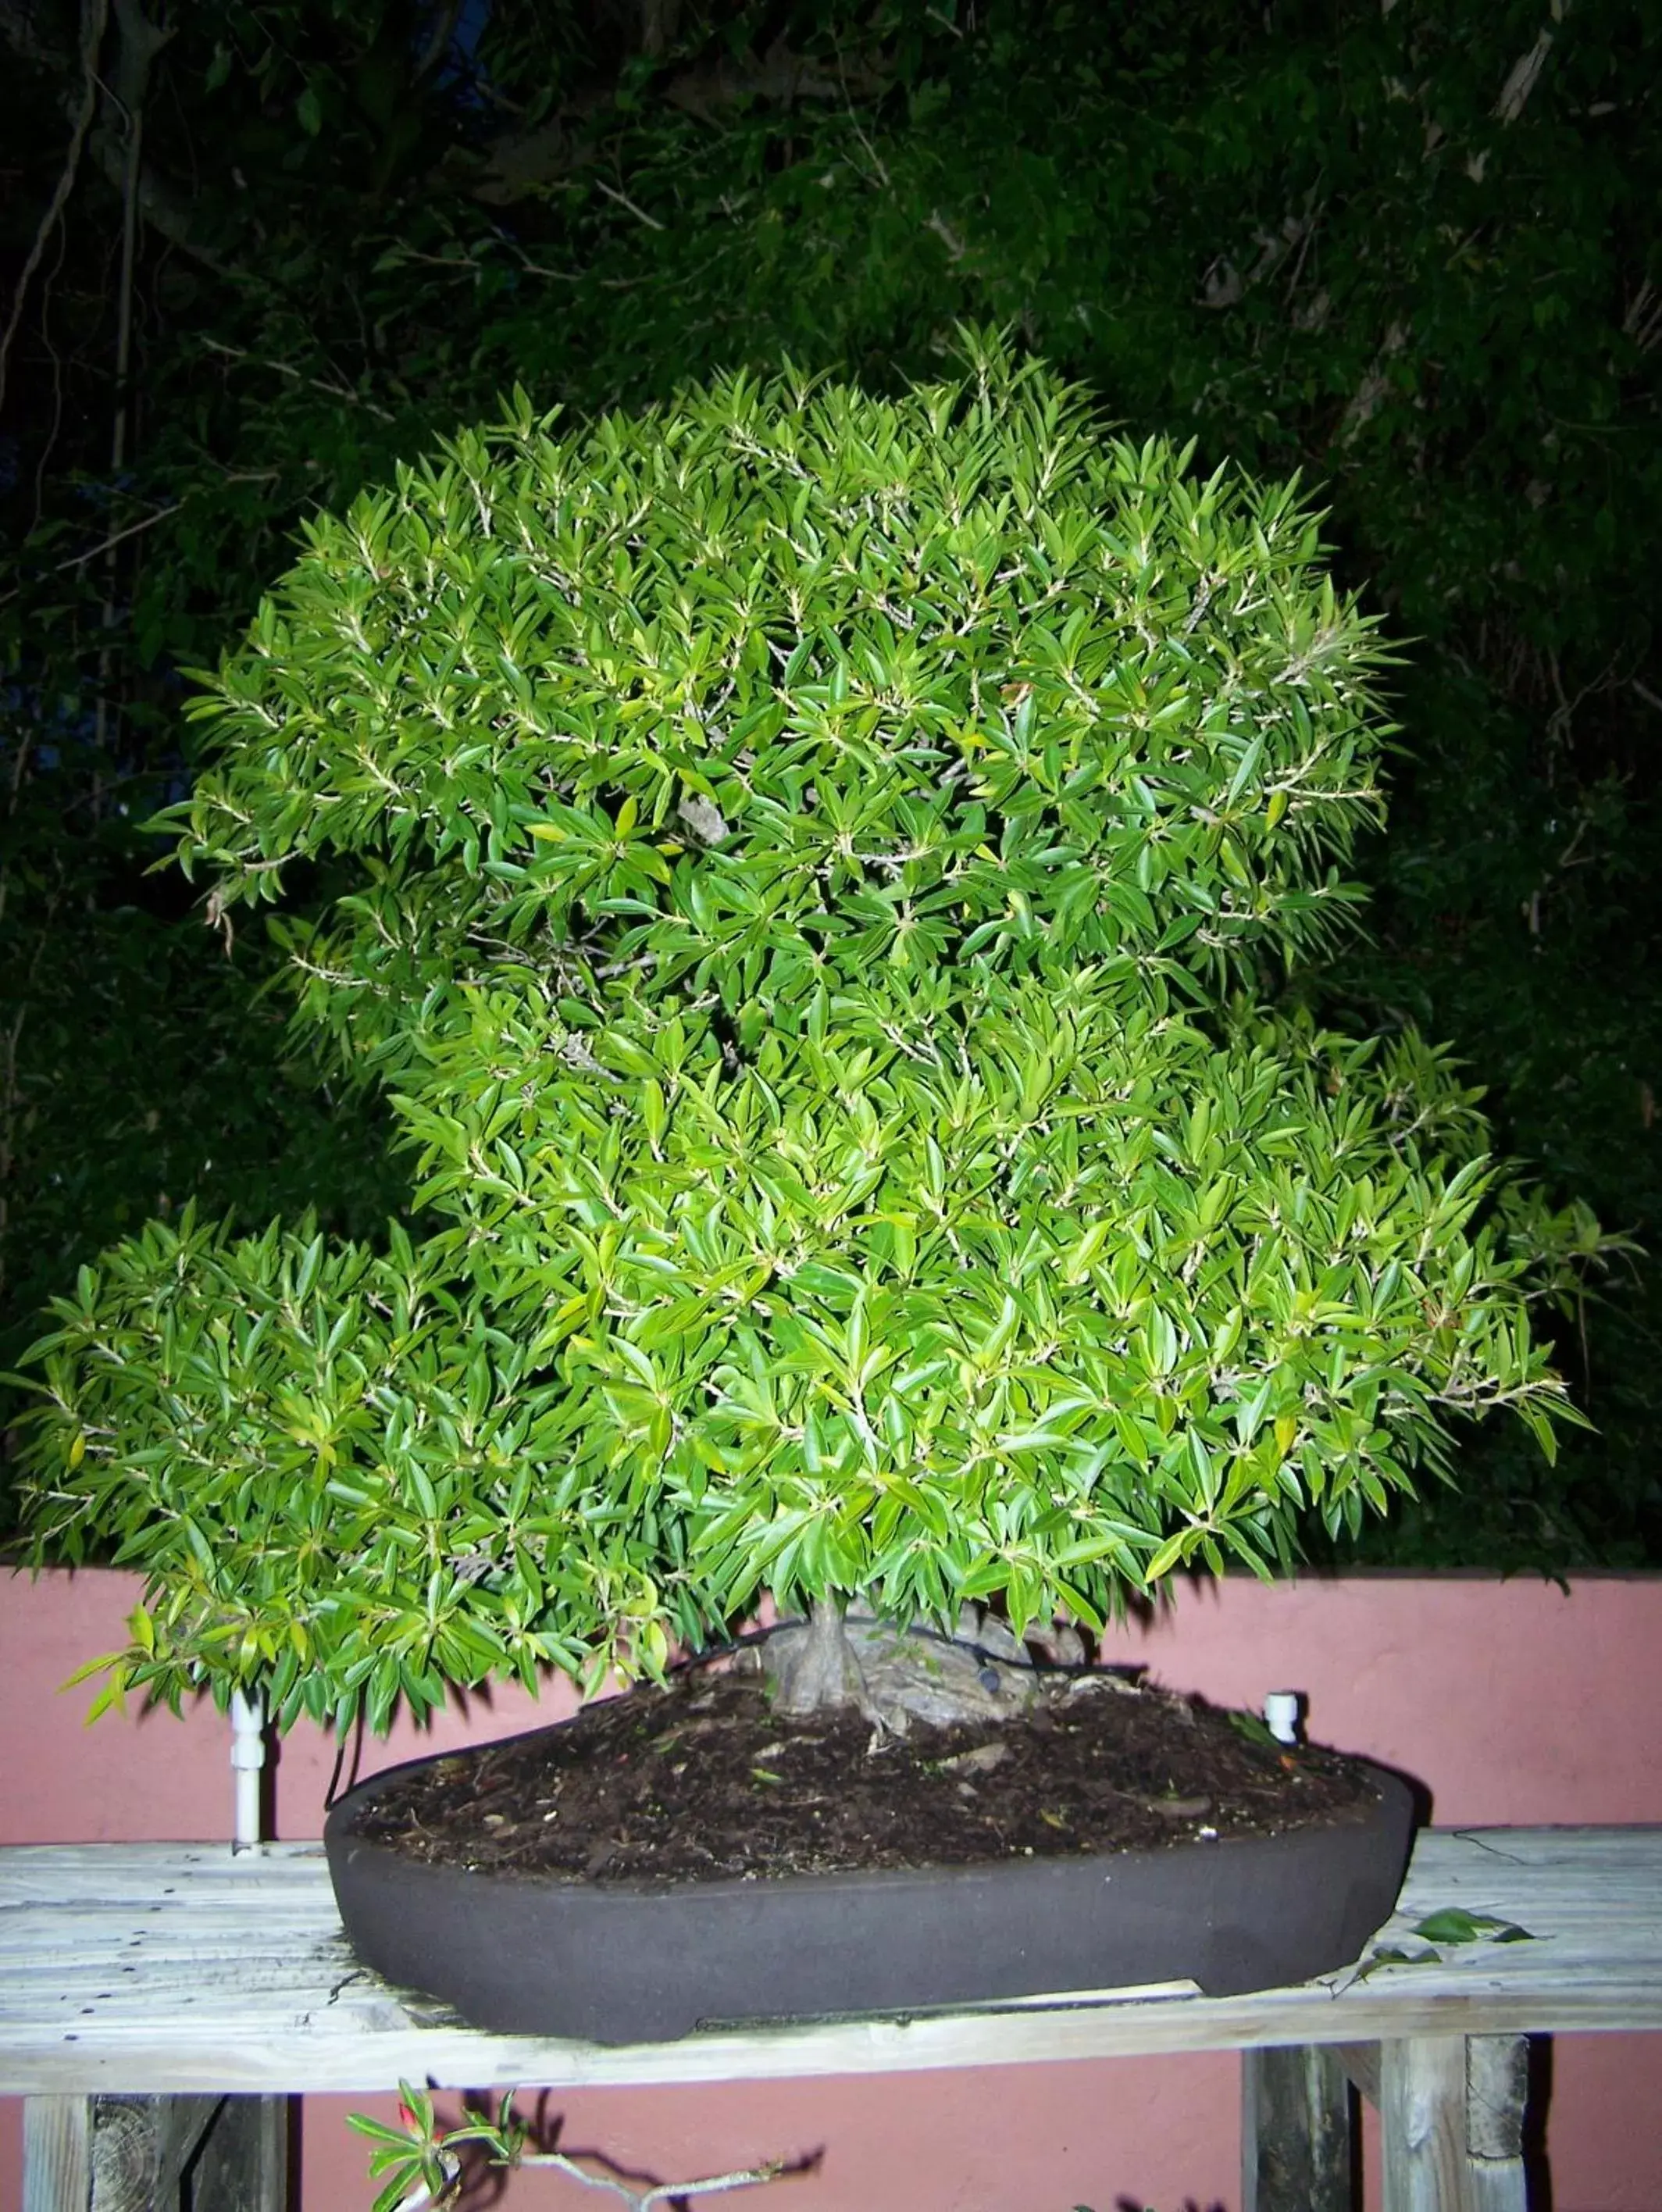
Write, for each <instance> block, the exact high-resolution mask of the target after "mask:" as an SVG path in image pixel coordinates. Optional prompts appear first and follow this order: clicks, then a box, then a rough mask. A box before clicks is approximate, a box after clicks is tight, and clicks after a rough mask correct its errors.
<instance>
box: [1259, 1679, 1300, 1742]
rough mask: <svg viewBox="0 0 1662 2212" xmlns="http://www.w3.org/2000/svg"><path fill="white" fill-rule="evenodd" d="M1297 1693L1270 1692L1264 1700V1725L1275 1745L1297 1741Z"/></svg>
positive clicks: (1289, 1691) (1287, 1691)
mask: <svg viewBox="0 0 1662 2212" xmlns="http://www.w3.org/2000/svg"><path fill="white" fill-rule="evenodd" d="M1298 1723H1299V1693H1298V1692H1297V1691H1296V1690H1271V1692H1270V1694H1269V1696H1268V1697H1267V1698H1265V1700H1264V1725H1265V1728H1267V1729H1269V1731H1270V1733H1271V1735H1272V1736H1274V1738H1275V1740H1276V1741H1277V1743H1296V1742H1297V1741H1298Z"/></svg>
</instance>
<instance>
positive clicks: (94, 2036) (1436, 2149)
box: [0, 1828, 1662, 2212]
mask: <svg viewBox="0 0 1662 2212" xmlns="http://www.w3.org/2000/svg"><path fill="white" fill-rule="evenodd" d="M1451 1908H1453V1909H1459V1910H1463V1911H1465V1912H1467V1913H1470V1914H1472V1915H1488V1916H1492V1917H1493V1918H1494V1919H1495V1920H1497V1921H1500V1922H1503V1923H1508V1924H1509V1925H1513V1926H1516V1927H1519V1928H1522V1929H1526V1930H1527V1931H1528V1934H1529V1936H1530V1937H1531V1939H1532V1940H1530V1941H1529V1942H1516V1941H1514V1942H1495V1941H1494V1940H1492V1939H1484V1940H1479V1941H1477V1942H1467V1943H1465V1944H1461V1945H1459V1946H1445V1947H1441V1957H1440V1958H1435V1959H1432V1960H1428V1961H1424V1960H1422V1962H1421V1963H1418V1964H1414V1965H1403V1964H1385V1965H1380V1966H1374V1967H1372V1968H1370V1969H1369V1970H1368V1971H1367V1972H1360V1973H1359V1972H1357V1971H1356V1970H1354V1969H1353V1970H1351V1971H1350V1972H1345V1973H1340V1974H1336V1975H1332V1976H1331V1977H1328V1978H1326V1979H1325V1980H1324V1981H1321V1982H1317V1983H1311V1984H1306V1985H1305V1986H1303V1987H1301V1988H1299V1989H1294V1990H1273V1991H1270V1992H1265V1993H1263V1994H1259V1995H1254V1996H1240V1997H1222V1998H1209V1997H1203V1996H1199V1995H1198V1993H1196V1992H1195V1991H1193V1990H1191V1989H1188V1988H1186V1987H1173V1988H1168V1989H1164V1990H1156V1991H1132V1992H1126V1991H1113V1992H1107V1993H1103V1994H1101V1995H1097V1996H1087V1997H1080V1996H1066V1997H1051V1998H1041V1999H1030V2000H1024V2001H1022V2002H1016V2003H1011V2004H1001V2005H998V2006H995V2007H990V2008H981V2009H978V2010H976V2011H974V2012H945V2013H938V2014H933V2015H913V2016H909V2017H905V2018H901V2017H890V2016H887V2015H885V2016H883V2017H881V2018H861V2019H858V2020H834V2021H815V2022H810V2023H804V2024H802V2025H799V2026H788V2027H756V2026H754V2025H751V2026H748V2027H747V2026H743V2025H742V2024H729V2025H726V2026H721V2025H716V2026H714V2027H712V2029H711V2030H710V2031H709V2032H707V2033H700V2034H698V2035H695V2036H692V2037H688V2038H687V2039H684V2040H683V2041H682V2042H679V2043H674V2044H666V2045H652V2046H642V2047H633V2048H628V2049H619V2050H613V2049H607V2048H604V2047H602V2046H599V2045H586V2044H572V2043H562V2042H555V2041H545V2040H542V2039H536V2038H530V2037H516V2036H504V2035H492V2034H486V2033H480V2032H479V2031H477V2030H476V2029H473V2028H470V2027H464V2025H462V2024H461V2023H460V2022H459V2021H457V2020H455V2019H454V2017H453V2016H452V2015H447V2014H446V2011H445V2009H444V2008H442V2007H440V2006H439V2005H436V2004H434V2003H433V2002H430V2001H428V2000H426V1999H423V1998H421V1997H419V1996H412V1995H410V1994H409V1993H408V1992H401V1991H399V1990H394V1989H391V1988H390V1987H389V1986H388V1985H387V1984H385V1983H384V1982H383V1981H381V1980H380V1979H379V1978H378V1977H377V1976H375V1975H373V1974H372V1973H369V1972H366V1971H365V1970H364V1969H363V1968H362V1967H361V1966H358V1964H357V1962H356V1961H355V1960H354V1958H353V1957H352V1955H351V1954H350V1953H349V1951H348V1949H347V1948H346V1944H345V1942H344V1939H343V1936H342V1934H341V1929H340V1924H339V1922H338V1920H337V1917H336V1913H335V1909H334V1903H333V1899H332V1897H331V1892H330V1887H329V1878H328V1875H327V1872H326V1869H325V1865H324V1861H323V1856H322V1852H321V1850H320V1848H319V1847H318V1846H317V1845H315V1844H276V1845H269V1846H267V1848H266V1850H264V1853H262V1854H261V1855H259V1856H257V1857H256V1856H249V1857H233V1856H232V1854H231V1852H230V1851H229V1850H227V1848H226V1847H225V1846H223V1845H207V1844H200V1845H184V1844H86V1845H58V1846H41V1847H38V1848H37V1847H23V1848H14V1849H11V1850H3V1851H0V2092H3V2093H9V2094H14V2095H15V2094H21V2095H22V2096H23V2097H25V2098H26V2099H27V2105H26V2107H25V2130H24V2140H25V2179H24V2194H23V2205H24V2212H172V2208H173V2207H175V2206H177V2205H178V2204H179V2202H180V2201H181V2189H182V2188H188V2190H189V2195H188V2200H187V2201H190V2202H191V2203H195V2204H197V2205H199V2206H204V2207H206V2208H208V2212H281V2207H282V2202H283V2197H282V2189H283V2179H282V2176H283V2159H284V2145H285V2139H286V2138H285V2119H284V2110H285V2108H284V2106H283V2102H282V2100H283V2099H285V2098H286V2097H288V2096H289V2095H292V2094H294V2093H299V2092H303V2091H306V2090H329V2091H361V2092H367V2091H376V2090H385V2089H388V2088H391V2087H394V2086H396V2084H397V2082H398V2081H400V2080H401V2079H402V2080H408V2081H426V2082H429V2083H431V2084H433V2085H434V2086H435V2087H462V2086H465V2087H469V2088H471V2089H482V2088H488V2087H507V2086H510V2085H513V2084H515V2083H523V2084H525V2085H526V2086H527V2087H530V2086H533V2085H535V2086H543V2085H549V2086H552V2087H554V2088H555V2090H556V2091H559V2090H563V2089H574V2088H579V2087H588V2086H590V2085H591V2084H597V2083H603V2082H604V2083H616V2082H640V2083H647V2082H669V2081H678V2082H688V2081H736V2080H758V2079H761V2078H762V2077H764V2076H766V2077H777V2076H779V2075H813V2074H851V2073H888V2072H892V2071H897V2070H905V2069H923V2068H931V2067H943V2066H983V2065H989V2064H1006V2063H1030V2062H1036V2061H1043V2060H1046V2059H1058V2058H1112V2057H1123V2056H1129V2055H1131V2054H1140V2053H1148V2052H1159V2051H1222V2050H1240V2051H1242V2052H1243V2053H1244V2054H1245V2065H1244V2077H1245V2091H1244V2095H1245V2105H1244V2113H1243V2118H1244V2127H1243V2161H1244V2178H1243V2191H1242V2195H1243V2203H1244V2205H1245V2208H1246V2212H1340V2208H1341V2207H1348V2206H1349V2204H1350V2191H1351V2174H1352V2149H1351V2141H1352V2138H1351V2127H1352V2120H1353V2113H1352V2105H1353V2099H1352V2094H1351V2085H1355V2087H1356V2088H1357V2089H1359V2090H1360V2091H1361V2092H1362V2093H1365V2094H1366V2095H1367V2096H1368V2097H1369V2098H1370V2099H1372V2100H1374V2102H1375V2103H1376V2104H1377V2105H1378V2106H1379V2108H1380V2115H1381V2121H1382V2141H1383V2147H1384V2189H1385V2204H1386V2212H1434V2208H1435V2212H1523V2209H1524V2207H1525V2206H1526V2201H1527V2200H1526V2170H1525V2156H1524V2131H1525V2122H1526V2094H1527V2067H1526V2060H1527V2055H1528V2044H1527V2039H1528V2038H1529V2037H1531V2036H1535V2035H1546V2034H1551V2033H1555V2032H1558V2031H1565V2032H1571V2031H1573V2032H1575V2033H1581V2032H1584V2031H1586V2030H1590V2029H1623V2028H1629V2029H1632V2028H1649V2029H1657V2028H1662V1829H1654V1828H1602V1829H1598V1828H1581V1829H1571V1828H1541V1829H1509V1828H1496V1829H1488V1830H1481V1829H1477V1830H1464V1831H1453V1830H1449V1831H1441V1830H1437V1831H1432V1832H1428V1833H1426V1834H1424V1835H1422V1837H1421V1838H1420V1839H1419V1842H1418V1844H1417V1845H1416V1850H1415V1854H1414V1860H1413V1864H1412V1867H1411V1869H1410V1874H1409V1878H1408V1882H1407V1886H1406V1887H1405V1889H1404V1895H1403V1899H1402V1903H1401V1905H1400V1907H1399V1909H1398V1913H1397V1915H1396V1917H1395V1918H1394V1919H1393V1920H1392V1923H1390V1924H1389V1925H1388V1927H1387V1928H1386V1929H1384V1930H1382V1931H1381V1934H1380V1937H1379V1938H1378V1939H1377V1943H1376V1946H1375V1948H1379V1947H1380V1946H1394V1947H1398V1948H1402V1949H1404V1950H1408V1951H1411V1952H1421V1953H1422V1952H1425V1951H1427V1950H1428V1949H1429V1948H1431V1947H1430V1946H1428V1944H1426V1943H1425V1942H1423V1941H1422V1939H1420V1938H1417V1937H1416V1936H1413V1935H1412V1934H1411V1933H1410V1930H1411V1929H1412V1927H1413V1925H1414V1923H1416V1922H1417V1921H1419V1920H1421V1919H1422V1918H1424V1917H1426V1916H1427V1915H1428V1914H1431V1913H1433V1912H1437V1911H1445V1910H1448V1909H1451ZM203 2160H217V2161H218V2165H217V2169H216V2170H217V2172H218V2174H219V2179H218V2180H217V2181H216V2182H215V2186H214V2187H213V2189H212V2190H210V2191H204V2189H203V2186H202V2184H201V2177H202V2171H203ZM182 2176H184V2177H186V2178H187V2179H186V2180H185V2182H182V2180H181V2177H182ZM191 2176H194V2177H195V2179H194V2181H193V2182H191V2181H190V2180H189V2179H188V2178H189V2177H191ZM368 2196H369V2191H368V2190H367V2187H366V2190H365V2192H364V2202H365V2203H366V2204H367V2201H368Z"/></svg>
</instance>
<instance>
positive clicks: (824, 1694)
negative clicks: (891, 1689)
mask: <svg viewBox="0 0 1662 2212" xmlns="http://www.w3.org/2000/svg"><path fill="white" fill-rule="evenodd" d="M780 1635H781V1632H779V1631H778V1630H775V1632H774V1633H773V1636H770V1637H769V1638H768V1639H767V1645H766V1646H765V1647H764V1650H765V1651H766V1653H767V1663H768V1671H769V1672H770V1673H771V1674H773V1680H774V1684H775V1688H774V1693H773V1703H774V1706H775V1709H776V1710H777V1711H779V1712H781V1713H790V1714H792V1715H793V1716H795V1717H801V1716H803V1715H805V1714H808V1713H822V1712H827V1711H830V1710H832V1709H833V1708H834V1707H835V1706H838V1705H858V1707H859V1708H860V1711H862V1712H863V1713H864V1714H865V1715H866V1716H867V1717H868V1718H869V1719H872V1720H875V1719H876V1717H877V1715H876V1711H875V1710H874V1708H873V1706H872V1704H871V1700H870V1695H869V1694H868V1692H867V1690H866V1686H865V1677H864V1674H862V1672H861V1670H860V1662H859V1661H858V1659H857V1658H856V1657H855V1656H854V1648H853V1646H852V1644H850V1642H849V1640H848V1638H847V1635H846V1632H844V1628H843V1618H842V1607H841V1606H840V1605H839V1604H838V1602H837V1601H836V1600H835V1598H828V1597H816V1599H814V1601H812V1603H811V1604H810V1607H809V1608H808V1620H807V1623H806V1625H805V1626H804V1627H802V1628H800V1629H792V1628H787V1629H786V1630H785V1631H784V1632H783V1636H784V1638H785V1639H786V1640H785V1641H780ZM776 1644H777V1646H778V1651H777V1659H776V1660H775V1657H774V1651H775V1646H776Z"/></svg>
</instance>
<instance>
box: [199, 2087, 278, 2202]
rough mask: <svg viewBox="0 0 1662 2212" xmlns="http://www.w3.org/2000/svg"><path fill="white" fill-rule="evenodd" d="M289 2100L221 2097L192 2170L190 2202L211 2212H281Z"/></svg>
mask: <svg viewBox="0 0 1662 2212" xmlns="http://www.w3.org/2000/svg"><path fill="white" fill-rule="evenodd" d="M288 2135H289V2113H288V2099H287V2098H286V2097H226V2098H223V2099H221V2102H220V2106H219V2110H218V2112H217V2113H216V2115H215V2120H214V2124H213V2125H212V2126H211V2127H210V2128H209V2130H207V2133H206V2136H205V2138H204V2140H203V2144H202V2148H201V2149H200V2150H199V2151H198V2152H197V2155H196V2158H195V2160H194V2164H193V2167H192V2170H191V2193H190V2203H191V2205H192V2206H196V2205H201V2206H203V2207H206V2208H211V2212H284V2208H285V2206H286V2205H287V2203H288Z"/></svg>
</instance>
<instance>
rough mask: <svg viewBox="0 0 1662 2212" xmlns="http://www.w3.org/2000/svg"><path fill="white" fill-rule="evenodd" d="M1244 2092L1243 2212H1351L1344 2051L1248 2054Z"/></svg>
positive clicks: (1317, 2048) (1301, 2048) (1306, 2048)
mask: <svg viewBox="0 0 1662 2212" xmlns="http://www.w3.org/2000/svg"><path fill="white" fill-rule="evenodd" d="M1240 2087H1241V2101H1240V2182H1241V2199H1242V2212H1351V2205H1352V2200H1353V2195H1354V2187H1353V2185H1354V2172H1353V2166H1354V2147H1353V2142H1352V2136H1351V2113H1350V2083H1349V2081H1347V2080H1346V2078H1345V2074H1344V2068H1343V2066H1341V2064H1340V2063H1339V2061H1338V2057H1337V2053H1336V2052H1334V2051H1331V2050H1325V2049H1324V2048H1323V2047H1322V2046H1321V2045H1319V2044H1303V2045H1297V2046H1295V2047H1294V2048H1292V2049H1290V2050H1288V2049H1271V2050H1264V2051H1244V2052H1243V2053H1242V2054H1241V2069H1240Z"/></svg>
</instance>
